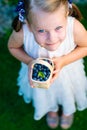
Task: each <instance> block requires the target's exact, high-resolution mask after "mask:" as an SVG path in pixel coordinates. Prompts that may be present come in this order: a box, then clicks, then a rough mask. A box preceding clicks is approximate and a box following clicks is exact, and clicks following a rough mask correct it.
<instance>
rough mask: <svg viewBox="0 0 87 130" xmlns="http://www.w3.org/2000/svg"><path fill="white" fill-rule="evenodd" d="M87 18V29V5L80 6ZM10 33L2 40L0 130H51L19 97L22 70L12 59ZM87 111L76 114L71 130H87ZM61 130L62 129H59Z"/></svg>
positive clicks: (85, 22)
mask: <svg viewBox="0 0 87 130" xmlns="http://www.w3.org/2000/svg"><path fill="white" fill-rule="evenodd" d="M79 7H80V9H81V11H82V13H83V15H84V17H85V20H83V21H82V23H83V24H84V26H85V27H86V28H87V13H86V14H85V12H87V5H84V6H80V5H79ZM9 35H10V32H9V31H8V33H6V35H5V36H4V37H2V38H0V130H27V129H28V130H38V129H39V130H50V129H49V128H48V127H47V125H46V122H45V117H43V118H42V119H41V120H40V121H34V119H33V113H34V109H33V107H32V105H31V104H25V103H24V101H23V99H22V97H19V96H18V94H17V92H18V87H17V86H16V78H17V76H18V70H19V68H20V62H19V61H17V60H16V59H15V58H14V57H12V56H11V55H10V54H9V52H8V49H7V41H8V37H9ZM84 61H85V71H86V73H87V65H86V63H87V58H85V59H84ZM86 115H87V110H84V111H82V112H78V111H77V112H76V113H75V119H74V123H73V125H72V127H71V128H70V130H86V129H87V126H86V124H87V117H86ZM57 129H59V130H61V128H60V127H59V128H57Z"/></svg>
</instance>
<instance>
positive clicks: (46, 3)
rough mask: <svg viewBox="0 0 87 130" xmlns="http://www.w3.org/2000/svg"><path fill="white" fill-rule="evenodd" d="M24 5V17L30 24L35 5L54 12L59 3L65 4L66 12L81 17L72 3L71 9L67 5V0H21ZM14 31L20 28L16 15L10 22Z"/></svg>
mask: <svg viewBox="0 0 87 130" xmlns="http://www.w3.org/2000/svg"><path fill="white" fill-rule="evenodd" d="M23 2H24V5H25V12H26V14H25V15H26V19H27V21H28V22H29V24H31V22H32V11H33V9H34V8H35V7H37V8H39V9H41V10H43V11H45V12H54V11H56V10H57V9H58V8H59V7H60V6H61V5H65V9H66V12H67V11H69V15H70V16H73V17H76V18H77V19H78V20H80V19H81V18H82V15H81V13H80V11H79V9H78V8H77V6H75V5H74V4H73V6H72V9H69V7H68V0H23ZM12 26H13V28H14V29H15V31H19V30H20V29H21V28H22V23H21V22H20V21H19V20H18V16H17V17H16V18H15V20H14V21H13V24H12Z"/></svg>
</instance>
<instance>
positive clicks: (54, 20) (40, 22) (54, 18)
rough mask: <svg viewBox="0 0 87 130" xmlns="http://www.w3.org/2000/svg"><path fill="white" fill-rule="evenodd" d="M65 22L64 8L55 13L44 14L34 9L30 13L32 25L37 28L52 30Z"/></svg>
mask: <svg viewBox="0 0 87 130" xmlns="http://www.w3.org/2000/svg"><path fill="white" fill-rule="evenodd" d="M65 21H66V11H65V7H64V6H62V7H60V8H59V9H58V10H56V11H55V12H50V13H49V12H45V11H42V10H40V9H36V10H34V11H33V13H32V24H33V25H34V26H35V27H38V28H50V29H51V28H54V27H55V26H58V25H61V24H63V23H65Z"/></svg>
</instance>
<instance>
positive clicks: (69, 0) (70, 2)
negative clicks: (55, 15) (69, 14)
mask: <svg viewBox="0 0 87 130" xmlns="http://www.w3.org/2000/svg"><path fill="white" fill-rule="evenodd" d="M68 3H69V8H70V9H72V0H68Z"/></svg>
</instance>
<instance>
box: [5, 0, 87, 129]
mask: <svg viewBox="0 0 87 130" xmlns="http://www.w3.org/2000/svg"><path fill="white" fill-rule="evenodd" d="M16 10H17V11H18V16H17V17H16V18H15V19H14V21H13V24H12V26H13V29H14V30H13V32H12V34H11V36H10V38H9V42H8V49H9V51H10V53H11V54H12V55H13V56H14V57H16V58H17V59H18V60H20V61H21V62H22V64H21V70H20V72H19V77H18V86H19V91H18V93H19V95H21V96H23V98H24V101H25V102H26V103H30V102H31V101H32V102H33V106H34V108H35V113H34V119H35V120H39V119H41V118H42V117H43V116H44V115H46V121H47V124H48V126H49V127H50V128H56V127H57V126H58V123H60V126H61V127H62V128H64V129H68V128H69V127H70V126H71V124H72V121H73V113H74V112H75V111H76V109H78V110H80V111H82V110H84V109H86V108H87V78H86V76H85V72H84V66H83V60H82V59H81V58H83V57H85V56H87V31H86V30H85V28H84V27H83V25H82V24H81V23H80V22H79V20H80V19H81V14H80V12H79V10H78V8H77V7H76V6H75V5H74V4H72V1H70V0H69V1H68V0H21V1H19V3H18V5H17V8H16ZM39 57H47V58H51V59H52V60H53V62H54V65H55V68H54V72H53V77H52V80H51V85H50V87H49V89H43V88H34V87H32V82H31V81H30V79H29V75H30V73H29V72H30V68H31V67H32V61H33V60H35V59H37V58H39ZM29 81H30V82H29ZM59 105H61V106H62V110H63V111H62V115H61V117H60V118H59V116H58V111H59Z"/></svg>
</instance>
